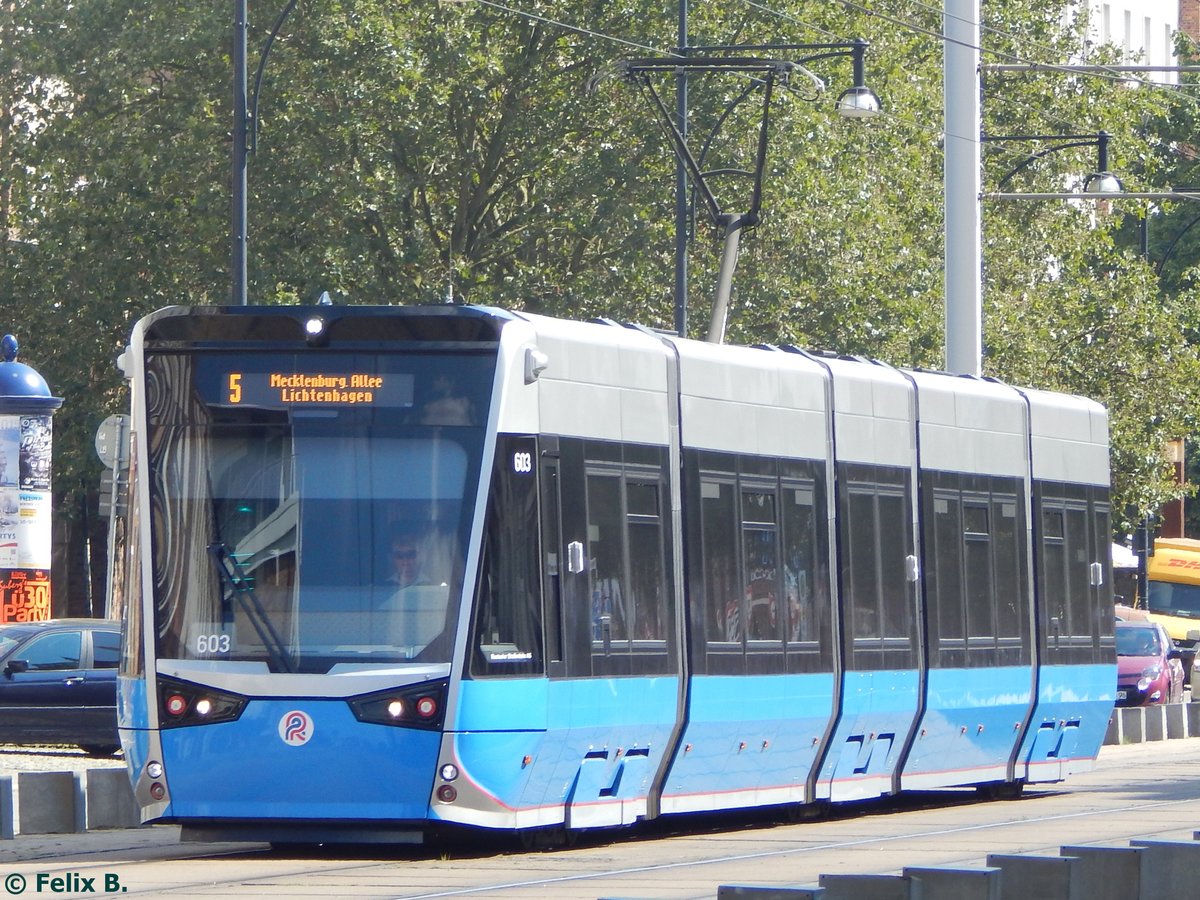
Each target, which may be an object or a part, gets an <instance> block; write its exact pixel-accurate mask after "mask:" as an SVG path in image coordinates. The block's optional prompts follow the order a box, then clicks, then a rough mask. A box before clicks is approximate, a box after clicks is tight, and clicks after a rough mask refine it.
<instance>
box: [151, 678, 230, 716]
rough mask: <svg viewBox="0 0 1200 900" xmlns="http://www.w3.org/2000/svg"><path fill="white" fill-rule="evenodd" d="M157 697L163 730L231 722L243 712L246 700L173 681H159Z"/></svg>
mask: <svg viewBox="0 0 1200 900" xmlns="http://www.w3.org/2000/svg"><path fill="white" fill-rule="evenodd" d="M158 696H159V698H160V700H159V704H160V706H159V708H160V709H161V710H162V713H163V714H162V715H161V716H159V725H160V726H161V727H163V728H178V727H181V726H184V725H210V724H213V723H216V722H233V721H235V720H236V719H237V718H238V717H240V716H241V714H242V710H244V709H245V708H246V698H245V697H241V696H238V695H237V694H231V693H228V692H227V691H218V690H214V689H213V688H207V687H202V686H201V685H198V684H189V683H188V682H185V681H176V680H174V679H173V678H160V679H159V682H158Z"/></svg>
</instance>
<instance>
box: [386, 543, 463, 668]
mask: <svg viewBox="0 0 1200 900" xmlns="http://www.w3.org/2000/svg"><path fill="white" fill-rule="evenodd" d="M453 548H454V540H453V538H452V537H451V536H449V535H446V534H444V533H443V532H442V531H440V530H439V529H437V528H430V529H428V530H426V531H422V530H421V529H420V528H418V527H417V526H414V525H401V526H398V527H397V528H396V529H395V530H394V531H393V534H392V539H391V541H390V543H389V551H388V560H389V563H390V567H391V574H390V575H389V576H388V577H387V579H386V580H385V583H384V586H383V588H382V590H381V591H380V592H379V599H378V601H377V603H376V607H375V609H376V614H377V616H379V619H380V620H379V625H380V626H381V629H380V630H381V631H382V635H381V636H386V638H387V639H388V642H389V643H391V644H394V645H396V646H399V647H405V648H407V649H408V652H409V654H410V655H412V656H415V655H416V654H417V653H419V652H420V651H421V650H422V649H424V648H425V647H427V646H428V645H430V644H431V643H432V642H433V641H434V639H435V638H437V637H438V635H439V634H441V633H442V632H443V630H444V629H445V626H446V611H447V607H448V606H449V601H450V585H451V583H452V581H453V569H454V559H455V556H454V549H453Z"/></svg>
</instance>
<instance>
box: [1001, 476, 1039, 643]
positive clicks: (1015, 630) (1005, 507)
mask: <svg viewBox="0 0 1200 900" xmlns="http://www.w3.org/2000/svg"><path fill="white" fill-rule="evenodd" d="M1024 511H1025V503H1024V497H1018V496H1017V495H1015V494H1013V495H1009V496H999V497H997V496H995V495H993V498H992V513H993V516H992V518H993V521H994V522H995V534H996V539H995V541H994V554H995V572H996V582H995V584H996V635H997V637H998V638H999V643H1000V652H1001V659H1000V662H1001V663H1002V664H1005V663H1010V664H1017V663H1024V662H1027V661H1028V660H1029V658H1030V653H1029V651H1028V635H1029V590H1028V587H1029V579H1028V577H1027V562H1026V560H1027V559H1028V555H1029V554H1028V552H1027V547H1026V544H1025V539H1026V530H1025V528H1024V527H1023V523H1024V521H1025V515H1024ZM1018 645H1019V647H1020V649H1019V651H1018V652H1017V653H1015V654H1014V653H1013V652H1012V650H1013V648H1014V647H1016V646H1018Z"/></svg>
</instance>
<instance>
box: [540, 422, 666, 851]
mask: <svg viewBox="0 0 1200 900" xmlns="http://www.w3.org/2000/svg"><path fill="white" fill-rule="evenodd" d="M556 443H557V444H560V445H561V446H556ZM585 444H586V446H585ZM658 455H659V450H658V448H642V451H641V452H639V451H638V450H637V449H636V448H635V449H634V450H630V448H628V447H623V446H621V445H602V444H601V443H600V442H591V441H588V442H585V441H579V440H571V439H567V438H562V439H560V441H559V442H555V441H554V440H553V439H550V440H546V439H543V449H542V459H541V467H540V480H541V492H542V499H541V514H542V529H543V535H542V537H543V546H544V547H545V548H546V550H545V554H544V564H543V582H544V597H545V604H546V609H545V622H546V629H547V634H546V650H547V663H548V666H547V674H548V676H549V679H550V683H549V691H548V697H549V707H548V710H547V734H546V740H545V743H544V747H545V751H544V755H545V756H549V755H550V754H554V755H555V756H556V758H555V760H554V763H553V765H554V769H553V776H552V781H553V784H555V785H557V786H558V787H557V790H556V792H555V793H554V794H551V795H549V796H547V798H546V800H547V802H561V803H562V804H563V806H564V818H565V820H566V824H567V826H568V827H572V828H583V827H596V826H601V825H616V824H628V823H630V822H633V821H635V820H636V819H637V818H639V817H640V816H642V815H644V814H645V812H646V809H647V797H648V794H649V791H650V789H651V785H652V783H653V778H654V774H655V772H656V770H657V767H658V764H659V761H660V758H661V756H662V754H663V752H664V751H665V749H666V747H667V744H668V742H669V741H668V739H669V736H670V734H671V731H672V729H673V727H674V724H675V718H676V714H677V698H678V686H679V674H678V673H679V668H678V660H677V655H678V651H677V647H676V642H675V641H674V639H673V636H674V634H675V629H674V627H673V624H672V623H673V618H672V617H673V616H674V615H675V612H676V611H675V609H674V604H673V603H671V602H670V597H671V596H672V592H671V590H670V578H669V572H670V571H671V569H670V556H669V547H670V542H669V534H668V531H669V527H668V526H669V515H667V511H668V510H669V501H668V499H667V498H668V497H669V492H668V489H667V488H668V486H667V484H666V479H665V450H664V451H662V454H661V455H662V456H663V462H664V464H663V465H659V464H657V458H658Z"/></svg>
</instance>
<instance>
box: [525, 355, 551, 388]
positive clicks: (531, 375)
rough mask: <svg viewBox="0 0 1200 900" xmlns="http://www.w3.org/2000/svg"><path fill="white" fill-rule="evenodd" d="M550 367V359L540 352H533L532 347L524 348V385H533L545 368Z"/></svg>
mask: <svg viewBox="0 0 1200 900" xmlns="http://www.w3.org/2000/svg"><path fill="white" fill-rule="evenodd" d="M548 365H550V357H548V356H547V355H546V354H545V353H543V352H542V351H541V350H535V349H534V348H533V347H526V348H525V383H526V384H533V383H534V382H535V381H537V380H538V379H539V378H541V376H542V373H543V372H545V371H546V367H547V366H548Z"/></svg>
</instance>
